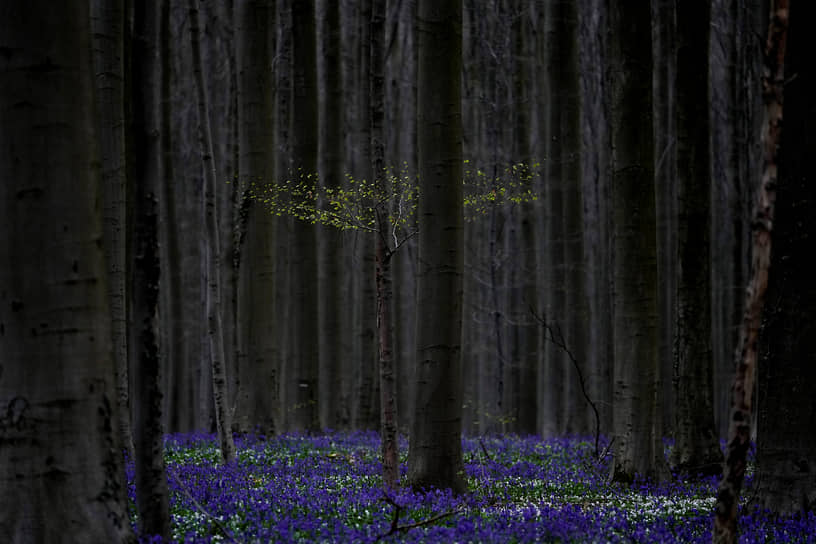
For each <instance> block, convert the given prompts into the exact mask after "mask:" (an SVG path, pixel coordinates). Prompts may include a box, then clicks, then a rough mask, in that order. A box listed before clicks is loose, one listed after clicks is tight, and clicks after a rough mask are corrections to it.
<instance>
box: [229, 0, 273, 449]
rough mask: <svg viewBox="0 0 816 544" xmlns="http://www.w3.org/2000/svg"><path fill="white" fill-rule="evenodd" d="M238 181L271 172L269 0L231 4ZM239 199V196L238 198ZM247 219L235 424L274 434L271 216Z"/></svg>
mask: <svg viewBox="0 0 816 544" xmlns="http://www.w3.org/2000/svg"><path fill="white" fill-rule="evenodd" d="M237 10H238V11H237V23H238V25H237V28H236V36H237V55H236V59H237V63H238V67H237V69H238V74H239V80H238V117H239V123H238V129H239V153H240V154H239V165H238V172H239V179H240V183H241V186H242V187H245V186H246V184H252V183H260V184H264V183H268V182H270V181H271V180H272V179H273V176H274V175H275V154H274V148H275V125H274V118H275V103H274V95H273V93H272V92H270V89H272V88H273V87H274V83H273V73H272V70H271V68H270V67H271V65H272V58H273V57H274V51H273V50H272V47H273V46H274V39H273V37H272V36H270V34H271V33H272V32H274V28H275V25H274V22H275V10H274V2H273V1H272V0H256V1H247V2H241V3H240V4H239V5H238V7H237ZM244 198H246V197H244ZM241 210H242V212H243V213H246V214H248V217H246V218H245V219H243V218H242V219H239V220H245V221H246V238H245V239H244V241H243V244H242V245H241V252H242V255H243V256H242V258H241V263H242V264H241V266H240V267H239V284H240V287H239V293H238V323H240V327H239V330H238V334H239V335H241V338H242V340H241V341H240V349H239V351H238V365H237V366H238V381H239V383H238V390H237V398H236V409H235V412H236V416H235V424H236V427H237V429H238V430H239V431H240V432H259V433H261V434H272V433H274V432H275V431H276V430H278V428H279V426H278V421H277V419H278V418H277V410H278V400H279V399H278V379H279V376H278V373H279V369H278V367H277V365H276V363H277V361H276V359H275V356H274V354H275V340H276V337H275V329H276V327H277V326H278V319H277V313H278V312H277V306H278V302H279V301H277V300H276V298H275V259H276V255H275V231H276V228H275V227H276V221H275V217H274V216H273V215H272V214H271V213H269V211H268V210H266V209H265V208H264V207H263V206H261V205H259V204H258V203H254V202H250V203H248V204H247V205H244V206H242V208H241Z"/></svg>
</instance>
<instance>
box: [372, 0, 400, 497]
mask: <svg viewBox="0 0 816 544" xmlns="http://www.w3.org/2000/svg"><path fill="white" fill-rule="evenodd" d="M384 42H385V1H384V0H374V1H373V3H372V6H371V42H370V54H371V57H370V62H371V65H370V66H371V78H370V79H369V90H370V96H371V171H372V174H373V176H374V180H375V190H374V192H375V195H378V196H377V197H376V198H384V197H385V196H386V195H391V187H390V185H391V184H390V183H389V180H388V178H387V172H386V168H385V128H384V126H383V122H384V120H385V103H384V101H385V43H384ZM397 198H399V196H397ZM389 212H390V198H389V199H385V200H382V201H380V202H379V203H378V204H377V208H376V210H375V213H376V221H377V233H376V235H375V236H376V241H375V249H374V255H375V268H376V270H375V277H376V284H377V340H378V342H377V344H378V350H377V351H378V354H379V357H378V366H379V373H380V441H381V449H382V467H383V486H384V487H385V489H396V487H397V482H398V480H399V446H398V444H397V398H396V397H397V382H396V370H395V369H394V350H393V344H394V327H393V325H392V321H391V316H392V313H393V310H394V309H393V302H394V291H393V281H392V279H391V257H392V256H393V254H394V253H393V251H394V249H392V247H391V243H392V241H391V221H390V220H389V215H390V213H389ZM395 244H396V242H395Z"/></svg>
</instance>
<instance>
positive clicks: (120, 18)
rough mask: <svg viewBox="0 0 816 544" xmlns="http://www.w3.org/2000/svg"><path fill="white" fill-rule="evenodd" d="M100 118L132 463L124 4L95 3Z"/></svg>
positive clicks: (117, 348)
mask: <svg viewBox="0 0 816 544" xmlns="http://www.w3.org/2000/svg"><path fill="white" fill-rule="evenodd" d="M91 32H92V33H93V39H94V42H93V46H94V49H93V50H94V75H95V76H96V119H97V127H98V133H99V151H100V159H101V160H102V195H103V196H102V198H103V221H104V222H103V225H104V227H105V235H104V240H105V259H106V261H107V267H108V279H109V281H108V299H109V301H110V309H111V330H112V338H113V357H114V361H115V362H116V402H117V403H118V405H119V411H118V413H119V422H118V424H119V432H120V433H121V434H122V440H123V443H124V444H125V448H126V449H127V451H128V453H129V455H130V457H131V458H133V432H132V428H131V424H130V398H129V386H128V384H129V378H128V376H129V372H128V354H127V313H126V312H127V304H126V295H125V289H126V288H125V285H126V279H125V247H126V243H125V228H126V227H125V223H126V218H127V214H126V212H125V210H126V198H125V195H126V192H125V181H126V164H125V163H126V161H125V46H124V42H125V2H124V0H116V1H113V2H103V1H96V2H91Z"/></svg>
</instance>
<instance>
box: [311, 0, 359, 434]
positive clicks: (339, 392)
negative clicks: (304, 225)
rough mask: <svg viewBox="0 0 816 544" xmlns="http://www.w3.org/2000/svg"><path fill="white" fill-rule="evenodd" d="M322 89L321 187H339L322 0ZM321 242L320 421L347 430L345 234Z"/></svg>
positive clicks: (338, 96) (338, 59)
mask: <svg viewBox="0 0 816 544" xmlns="http://www.w3.org/2000/svg"><path fill="white" fill-rule="evenodd" d="M322 11H323V19H324V22H323V25H322V27H323V29H322V30H323V32H322V39H321V42H320V43H321V49H322V51H321V55H322V57H323V75H322V78H323V79H322V81H321V83H322V87H323V88H324V89H325V99H324V101H323V110H322V112H321V113H322V114H323V115H322V119H323V121H322V126H321V130H320V133H321V134H322V140H321V146H322V147H321V150H322V151H321V159H322V160H321V173H320V182H321V184H322V185H323V187H325V188H327V189H331V190H337V189H339V188H340V187H342V185H343V174H344V166H345V165H344V162H345V161H344V156H343V155H344V153H343V151H344V147H345V145H344V131H343V119H344V103H343V101H344V96H345V95H344V91H343V77H342V75H343V74H342V68H343V66H342V41H341V25H340V2H339V1H336V0H324V1H323V9H322ZM318 236H319V238H320V239H319V242H320V257H319V261H320V267H319V268H320V275H319V282H320V286H319V290H320V305H321V306H320V320H321V325H320V330H321V331H322V332H321V334H320V398H321V399H322V400H325V402H323V403H322V404H321V406H320V421H321V426H323V427H324V428H331V429H336V428H338V427H339V428H346V427H348V426H349V425H350V423H351V422H350V410H349V406H348V404H347V402H346V401H347V399H348V397H347V396H345V395H344V392H347V391H348V390H349V389H350V387H351V383H349V382H350V380H349V376H348V373H347V372H344V369H345V368H347V366H348V365H349V364H350V363H351V361H350V359H351V357H350V353H348V352H347V351H345V350H344V349H343V337H344V336H346V335H348V334H351V328H350V327H346V323H348V319H346V316H347V315H350V314H351V312H350V311H347V309H349V310H350V305H349V304H344V295H345V294H346V290H345V289H344V282H345V281H346V277H347V274H346V268H345V267H343V261H342V257H343V251H344V249H345V247H346V246H345V244H344V242H345V240H346V239H347V236H346V233H344V232H343V231H341V230H338V229H336V228H334V227H330V226H322V227H319V228H318Z"/></svg>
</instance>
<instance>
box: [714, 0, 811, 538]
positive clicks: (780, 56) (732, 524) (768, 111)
mask: <svg viewBox="0 0 816 544" xmlns="http://www.w3.org/2000/svg"><path fill="white" fill-rule="evenodd" d="M771 10H772V11H771V23H770V26H769V28H768V40H767V43H766V50H765V69H764V72H763V77H762V92H763V99H764V101H765V126H764V127H763V133H762V140H763V151H764V154H763V156H764V164H763V169H762V184H761V185H760V187H759V191H758V194H757V200H756V204H755V208H754V217H753V221H752V227H751V228H752V230H753V254H752V259H751V281H750V283H749V284H748V287H747V289H746V291H745V307H744V311H743V318H742V326H741V328H740V339H739V344H738V345H737V351H736V357H737V364H736V373H735V376H734V382H733V385H732V386H731V417H730V418H729V421H730V424H729V428H728V442H727V444H726V449H725V466H724V470H723V478H722V480H720V485H719V487H718V488H717V508H716V517H715V518H714V531H713V535H712V538H713V542H715V543H735V542H737V508H738V505H739V494H740V490H741V489H742V483H743V479H744V477H745V466H746V458H747V455H748V448H749V446H750V438H751V401H752V396H753V392H754V374H755V371H756V360H757V340H758V336H759V327H760V323H761V318H762V311H763V307H764V304H765V292H766V290H767V288H768V269H769V267H770V264H771V229H772V227H773V221H774V203H775V201H776V185H777V178H778V168H779V162H778V161H779V144H780V135H781V132H782V104H783V101H782V98H783V90H784V83H785V48H786V42H787V33H788V16H789V12H788V2H787V0H774V2H773V3H772V8H771ZM802 53H803V54H804V51H803V52H802ZM806 213H807V212H806ZM775 423H777V424H779V423H781V422H775Z"/></svg>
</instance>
